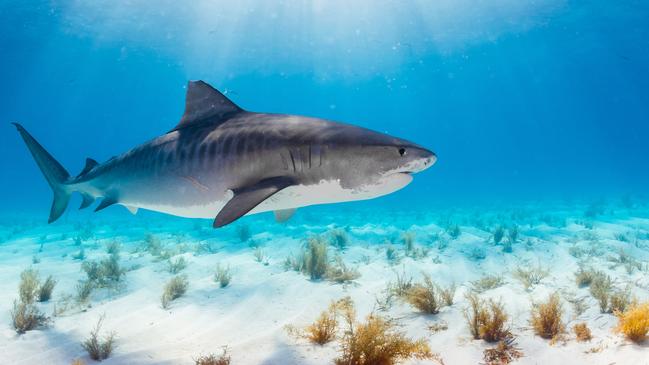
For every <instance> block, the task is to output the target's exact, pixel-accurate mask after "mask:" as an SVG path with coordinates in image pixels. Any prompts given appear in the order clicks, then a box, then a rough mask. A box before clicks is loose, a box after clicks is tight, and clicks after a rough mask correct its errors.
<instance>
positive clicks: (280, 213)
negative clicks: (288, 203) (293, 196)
mask: <svg viewBox="0 0 649 365" xmlns="http://www.w3.org/2000/svg"><path fill="white" fill-rule="evenodd" d="M296 210H297V209H296V208H291V209H281V210H276V211H274V212H273V213H275V221H276V222H278V223H284V222H286V221H287V220H289V219H291V217H292V216H293V215H294V214H295V211H296Z"/></svg>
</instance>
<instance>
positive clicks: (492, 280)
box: [471, 274, 505, 293]
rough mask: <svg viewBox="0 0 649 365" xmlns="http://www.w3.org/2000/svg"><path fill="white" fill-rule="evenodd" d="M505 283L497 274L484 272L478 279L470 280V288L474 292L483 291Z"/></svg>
mask: <svg viewBox="0 0 649 365" xmlns="http://www.w3.org/2000/svg"><path fill="white" fill-rule="evenodd" d="M503 284H505V281H504V280H503V277H502V276H500V275H497V274H486V275H484V276H482V277H481V278H480V279H478V280H474V281H472V282H471V289H472V290H473V291H474V292H476V293H484V292H485V291H487V290H491V289H495V288H498V287H500V286H502V285H503Z"/></svg>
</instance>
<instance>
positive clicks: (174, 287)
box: [160, 275, 189, 309]
mask: <svg viewBox="0 0 649 365" xmlns="http://www.w3.org/2000/svg"><path fill="white" fill-rule="evenodd" d="M188 287H189V281H188V280H187V277H186V276H184V275H177V276H174V277H173V278H171V280H169V281H168V282H167V284H166V285H165V287H164V290H163V292H162V297H161V298H160V301H161V303H162V308H165V309H167V308H169V305H170V304H171V302H172V301H173V300H176V299H178V298H180V297H181V296H183V295H184V294H185V292H187V288H188Z"/></svg>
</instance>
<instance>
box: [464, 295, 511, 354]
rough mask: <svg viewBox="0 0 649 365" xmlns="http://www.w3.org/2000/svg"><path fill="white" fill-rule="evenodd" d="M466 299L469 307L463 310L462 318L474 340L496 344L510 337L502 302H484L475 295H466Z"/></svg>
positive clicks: (507, 317)
mask: <svg viewBox="0 0 649 365" xmlns="http://www.w3.org/2000/svg"><path fill="white" fill-rule="evenodd" d="M466 299H467V301H468V302H469V306H468V307H466V308H464V318H465V319H466V321H467V324H468V326H469V330H470V332H471V335H472V336H473V338H474V339H482V340H484V341H486V342H498V341H503V340H505V339H507V338H509V337H511V336H512V334H511V331H510V330H509V328H508V326H507V321H508V319H509V316H508V315H507V313H506V312H505V307H504V305H503V304H502V302H499V301H494V300H489V301H484V300H482V299H480V297H479V296H478V295H477V294H476V293H468V294H467V295H466Z"/></svg>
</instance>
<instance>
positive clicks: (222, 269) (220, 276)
mask: <svg viewBox="0 0 649 365" xmlns="http://www.w3.org/2000/svg"><path fill="white" fill-rule="evenodd" d="M230 280H232V270H231V269H230V266H229V265H228V266H222V265H221V264H216V272H215V273H214V281H216V282H217V283H219V286H220V287H221V288H225V287H226V286H228V285H230Z"/></svg>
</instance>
